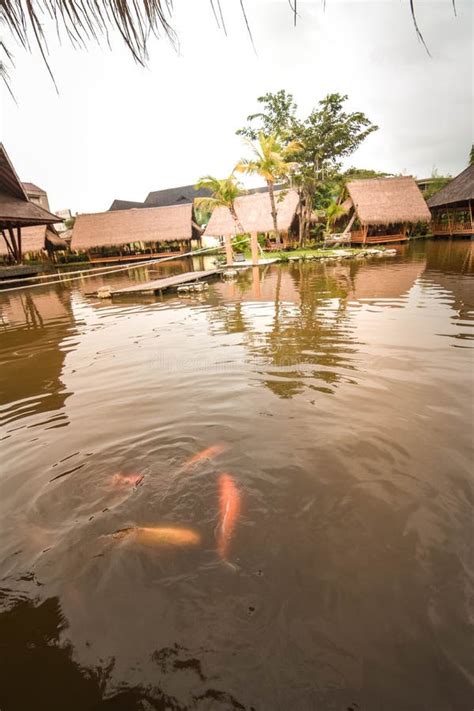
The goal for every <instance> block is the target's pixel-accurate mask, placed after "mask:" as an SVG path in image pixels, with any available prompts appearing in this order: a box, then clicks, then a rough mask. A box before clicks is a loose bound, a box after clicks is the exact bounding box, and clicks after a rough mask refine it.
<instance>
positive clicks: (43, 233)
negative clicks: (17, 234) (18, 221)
mask: <svg viewBox="0 0 474 711" xmlns="http://www.w3.org/2000/svg"><path fill="white" fill-rule="evenodd" d="M21 244H22V253H23V255H24V256H26V255H33V254H41V253H42V252H44V251H48V252H52V251H55V250H61V249H63V250H66V249H67V244H66V242H65V241H64V240H63V239H62V238H61V237H59V236H58V234H57V233H56V231H55V230H54V228H53V227H51V226H49V225H36V226H34V227H24V228H23V229H22V231H21ZM9 255H10V252H9V251H8V248H7V245H6V243H5V241H4V240H2V241H0V257H8V256H9Z"/></svg>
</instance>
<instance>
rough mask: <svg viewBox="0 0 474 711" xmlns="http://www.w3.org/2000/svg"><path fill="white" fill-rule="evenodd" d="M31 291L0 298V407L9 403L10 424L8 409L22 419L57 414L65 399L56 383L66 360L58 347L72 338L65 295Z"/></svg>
mask: <svg viewBox="0 0 474 711" xmlns="http://www.w3.org/2000/svg"><path fill="white" fill-rule="evenodd" d="M32 291H33V290H32ZM32 291H21V292H12V293H9V294H3V295H2V294H0V333H1V341H0V343H1V347H0V354H1V355H2V356H3V357H2V361H3V362H2V382H3V387H2V393H1V401H2V402H3V403H13V405H12V407H11V408H10V411H9V413H8V414H7V413H5V416H6V417H8V418H9V420H10V421H11V420H12V419H16V417H15V416H14V411H13V408H21V416H22V417H24V416H25V414H35V413H39V412H51V411H55V410H58V414H59V411H61V410H63V408H64V403H65V400H66V398H67V397H68V393H67V392H66V390H65V387H64V384H63V382H62V380H61V372H62V369H63V366H64V360H65V357H66V351H65V349H63V348H61V343H62V342H63V341H64V339H65V338H66V337H68V336H70V335H71V322H72V312H71V306H70V296H69V291H68V290H63V291H61V290H60V289H59V288H58V289H50V290H48V291H45V292H42V293H35V294H33V293H32ZM25 401H27V402H26V403H25ZM61 417H62V418H64V417H65V415H64V413H61ZM62 424H64V423H62Z"/></svg>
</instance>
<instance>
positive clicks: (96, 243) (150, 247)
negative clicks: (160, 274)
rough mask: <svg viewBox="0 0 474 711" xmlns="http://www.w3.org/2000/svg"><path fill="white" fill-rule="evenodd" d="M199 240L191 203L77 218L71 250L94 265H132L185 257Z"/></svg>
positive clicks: (112, 211) (86, 215)
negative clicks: (166, 258)
mask: <svg viewBox="0 0 474 711" xmlns="http://www.w3.org/2000/svg"><path fill="white" fill-rule="evenodd" d="M199 237H200V233H199V232H198V230H197V228H196V227H195V226H194V222H193V206H192V204H191V203H188V204H185V205H172V206H169V207H150V208H140V209H132V210H109V211H108V212H97V213H94V214H83V215H78V216H77V218H76V221H75V223H74V229H73V233H72V240H71V249H72V250H74V251H76V252H85V253H86V254H88V256H89V259H90V261H91V262H105V263H106V262H121V261H124V262H125V261H127V262H129V261H134V260H142V259H153V258H155V257H169V256H174V255H179V254H182V253H184V252H187V251H189V250H190V249H191V247H194V246H195V244H192V242H193V241H194V240H199ZM196 246H197V245H196Z"/></svg>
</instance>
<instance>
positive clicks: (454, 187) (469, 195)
mask: <svg viewBox="0 0 474 711" xmlns="http://www.w3.org/2000/svg"><path fill="white" fill-rule="evenodd" d="M467 200H474V165H470V166H468V167H467V168H466V169H465V170H463V172H462V173H459V175H457V176H456V177H455V178H453V179H452V180H451V181H450V182H449V183H448V184H447V185H445V186H444V188H441V190H439V191H438V192H437V193H435V194H434V195H433V196H432V197H430V199H429V200H428V205H429V206H430V207H440V206H441V205H451V204H453V203H456V202H465V201H467Z"/></svg>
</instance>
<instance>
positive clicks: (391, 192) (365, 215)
mask: <svg viewBox="0 0 474 711" xmlns="http://www.w3.org/2000/svg"><path fill="white" fill-rule="evenodd" d="M347 190H348V193H349V195H350V197H351V200H352V202H353V204H354V207H355V210H356V212H357V217H358V218H359V222H360V223H361V224H362V225H396V224H399V223H404V222H411V223H414V222H429V221H430V219H431V215H430V211H429V209H428V206H427V204H426V202H425V200H424V198H423V195H422V194H421V192H420V189H419V188H418V185H417V184H416V183H415V181H414V180H413V178H411V177H410V176H404V177H400V178H379V179H375V180H373V179H371V180H352V181H350V182H349V183H347Z"/></svg>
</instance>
